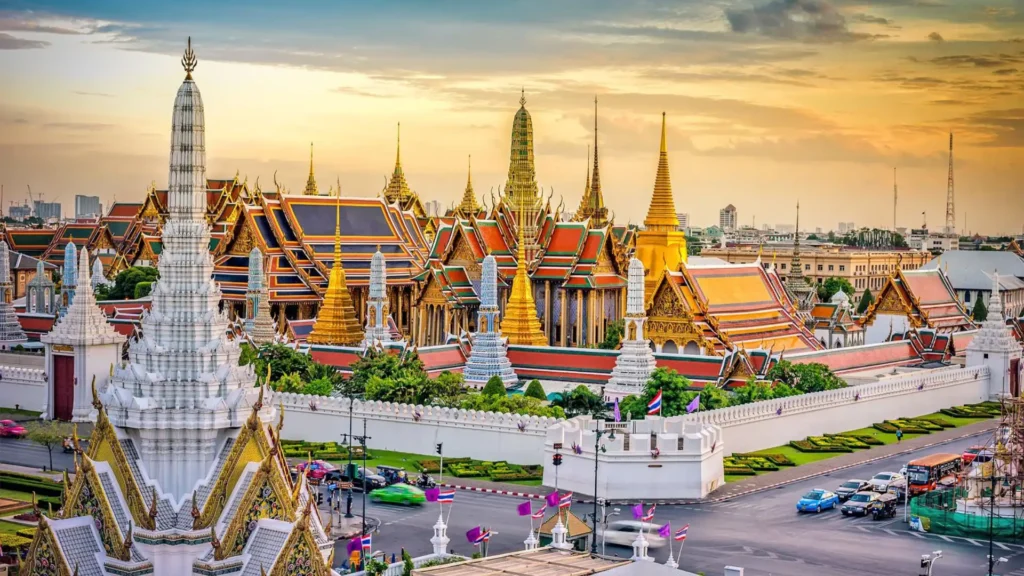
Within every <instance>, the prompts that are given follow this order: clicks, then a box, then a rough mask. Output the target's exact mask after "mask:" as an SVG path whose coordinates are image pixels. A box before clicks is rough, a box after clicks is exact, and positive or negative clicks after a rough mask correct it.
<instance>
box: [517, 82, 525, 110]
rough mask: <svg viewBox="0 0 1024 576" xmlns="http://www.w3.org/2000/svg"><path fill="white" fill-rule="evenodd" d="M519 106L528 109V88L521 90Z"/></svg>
mask: <svg viewBox="0 0 1024 576" xmlns="http://www.w3.org/2000/svg"><path fill="white" fill-rule="evenodd" d="M519 106H520V107H522V108H526V86H523V87H521V88H520V96H519Z"/></svg>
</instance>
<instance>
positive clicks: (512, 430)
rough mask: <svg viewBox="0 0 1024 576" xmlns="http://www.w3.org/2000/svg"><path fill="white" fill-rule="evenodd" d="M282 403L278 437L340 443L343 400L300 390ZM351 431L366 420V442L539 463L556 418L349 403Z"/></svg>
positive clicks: (345, 417)
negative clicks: (282, 415) (281, 428)
mask: <svg viewBox="0 0 1024 576" xmlns="http://www.w3.org/2000/svg"><path fill="white" fill-rule="evenodd" d="M279 402H280V403H281V404H282V405H283V406H284V416H285V417H284V429H283V430H282V433H281V435H282V437H283V438H285V439H288V440H308V441H314V442H325V441H332V440H333V441H340V435H341V434H347V433H348V432H349V401H348V399H347V398H327V397H323V396H307V395H304V394H289V393H278V394H275V396H274V403H275V404H277V403H279ZM351 415H352V430H353V432H354V433H355V434H362V429H363V422H362V421H363V420H364V419H365V420H366V422H367V436H370V439H369V440H368V441H367V446H368V447H369V448H371V449H373V448H378V449H384V450H397V451H401V452H412V453H415V454H434V452H435V445H436V444H438V443H443V444H444V455H445V456H451V457H469V458H475V459H478V460H507V461H508V462H511V463H514V464H540V463H541V462H542V460H543V458H544V438H545V436H546V434H547V429H548V427H550V426H551V425H552V424H554V423H555V422H558V421H559V419H557V418H546V417H541V416H520V415H518V414H500V413H496V412H478V411H475V410H462V409H458V408H440V407H437V406H413V405H410V404H392V403H390V402H360V401H359V400H356V401H355V402H354V403H353V405H352V412H351Z"/></svg>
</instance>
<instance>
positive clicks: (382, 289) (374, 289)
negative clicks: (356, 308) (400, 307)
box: [363, 246, 391, 346]
mask: <svg viewBox="0 0 1024 576" xmlns="http://www.w3.org/2000/svg"><path fill="white" fill-rule="evenodd" d="M387 284H388V267H387V262H386V260H385V258H384V254H383V253H382V252H381V251H380V246H377V251H376V252H374V254H373V257H372V258H370V297H369V298H367V300H366V331H365V332H364V336H363V346H373V345H374V343H375V342H380V343H382V344H387V343H388V342H391V328H390V327H389V326H388V311H389V306H388V298H387Z"/></svg>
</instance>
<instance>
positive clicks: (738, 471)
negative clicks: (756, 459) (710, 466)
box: [725, 466, 757, 476]
mask: <svg viewBox="0 0 1024 576" xmlns="http://www.w3.org/2000/svg"><path fill="white" fill-rule="evenodd" d="M725 474H726V476H753V475H755V474H757V472H754V471H753V470H751V469H750V468H747V467H746V466H743V467H736V466H726V467H725Z"/></svg>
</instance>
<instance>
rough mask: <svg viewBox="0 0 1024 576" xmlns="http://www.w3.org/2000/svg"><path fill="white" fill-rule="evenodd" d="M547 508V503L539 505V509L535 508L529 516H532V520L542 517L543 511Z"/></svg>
mask: <svg viewBox="0 0 1024 576" xmlns="http://www.w3.org/2000/svg"><path fill="white" fill-rule="evenodd" d="M547 509H548V507H547V505H544V506H541V507H540V510H537V511H536V512H534V513H533V514H530V518H533V519H534V520H536V519H538V518H543V517H544V511H545V510H547Z"/></svg>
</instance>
